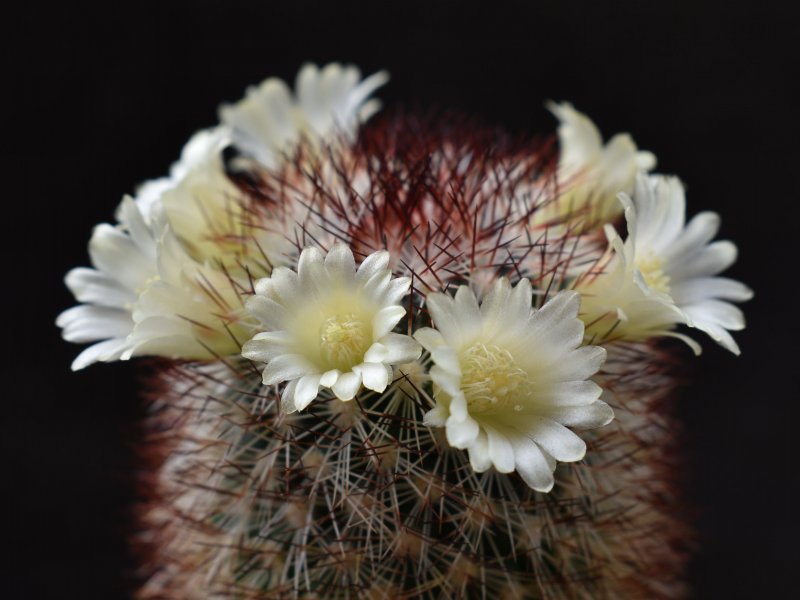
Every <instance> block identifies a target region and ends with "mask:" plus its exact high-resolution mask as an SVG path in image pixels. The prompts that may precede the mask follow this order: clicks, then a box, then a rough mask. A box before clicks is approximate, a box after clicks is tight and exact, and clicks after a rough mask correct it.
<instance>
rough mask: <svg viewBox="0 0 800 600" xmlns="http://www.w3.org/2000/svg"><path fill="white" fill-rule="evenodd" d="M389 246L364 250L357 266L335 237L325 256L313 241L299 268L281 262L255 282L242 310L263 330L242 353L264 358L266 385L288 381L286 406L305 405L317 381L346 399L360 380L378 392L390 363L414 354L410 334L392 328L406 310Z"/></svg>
mask: <svg viewBox="0 0 800 600" xmlns="http://www.w3.org/2000/svg"><path fill="white" fill-rule="evenodd" d="M388 265H389V253H388V252H386V251H379V252H375V253H373V254H370V255H369V256H368V257H367V258H365V259H364V262H362V263H361V265H360V266H359V267H358V270H356V266H355V259H354V258H353V253H352V251H351V250H350V248H349V247H348V246H347V245H345V244H342V243H337V244H335V245H334V246H333V248H332V249H331V250H330V251H329V252H328V254H327V256H324V257H323V254H322V252H320V251H319V250H317V249H316V248H306V249H305V250H303V252H302V253H301V255H300V259H299V261H298V265H297V272H296V273H295V272H294V271H292V270H291V269H288V268H286V267H279V268H277V269H275V270H274V271H273V273H272V276H271V277H269V278H266V279H261V280H260V281H258V282H257V283H256V294H255V295H254V296H252V297H251V298H250V299H249V300H248V302H247V309H248V310H249V311H250V312H251V313H252V314H253V315H254V316H255V317H256V318H257V319H258V320H259V321H260V322H261V324H262V325H263V327H264V329H265V330H264V331H263V332H261V333H258V334H256V335H255V336H254V337H253V339H252V340H250V341H249V342H247V343H246V344H245V345H244V347H243V348H242V355H243V356H245V357H246V358H249V359H251V360H255V361H260V362H265V363H267V366H266V367H265V368H264V372H263V382H264V385H273V384H276V383H280V382H282V381H288V382H289V383H288V385H287V386H286V388H285V389H284V391H283V395H282V407H283V409H284V410H285V411H286V412H294V411H298V410H303V409H304V408H306V407H307V406H308V405H309V404H310V403H311V401H312V400H314V398H316V397H317V394H318V393H319V389H320V387H325V388H330V389H331V390H332V391H333V393H334V394H335V395H336V397H338V398H339V399H340V400H351V399H352V398H353V397H354V396H355V395H356V393H357V392H358V390H359V389H360V388H361V385H362V383H363V385H364V387H366V388H368V389H371V390H374V391H376V392H383V391H384V390H385V389H386V386H387V385H388V384H389V382H390V380H391V377H392V368H391V366H390V365H396V364H402V363H406V362H409V361H412V360H415V359H417V358H418V357H419V355H420V352H421V348H420V347H419V345H418V344H417V343H416V342H415V341H414V340H413V339H411V338H410V337H408V336H406V335H401V334H398V333H392V329H394V327H395V325H397V323H398V322H399V321H400V319H401V318H402V317H403V315H404V314H405V312H406V311H405V309H404V308H403V307H402V306H400V301H401V299H402V298H403V296H405V295H406V293H407V292H408V290H409V286H410V285H411V281H410V279H409V278H407V277H400V278H392V273H391V271H390V270H389V268H388Z"/></svg>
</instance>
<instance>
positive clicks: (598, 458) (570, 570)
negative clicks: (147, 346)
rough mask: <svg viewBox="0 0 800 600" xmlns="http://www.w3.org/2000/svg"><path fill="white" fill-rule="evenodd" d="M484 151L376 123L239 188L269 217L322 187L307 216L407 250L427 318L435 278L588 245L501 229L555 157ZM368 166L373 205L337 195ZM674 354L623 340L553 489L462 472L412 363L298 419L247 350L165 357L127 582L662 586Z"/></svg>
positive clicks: (527, 205)
mask: <svg viewBox="0 0 800 600" xmlns="http://www.w3.org/2000/svg"><path fill="white" fill-rule="evenodd" d="M409 124H411V125H416V127H408V125H409ZM417 130H423V131H425V132H426V133H425V135H423V136H419V135H418V134H416V133H414V131H417ZM475 139H476V140H479V139H480V136H478V137H476V138H475ZM448 146H449V147H450V148H451V152H449V153H448V154H443V153H438V154H434V152H435V151H436V150H437V149H440V148H448ZM387 148H388V149H391V150H390V151H389V152H386V149H387ZM489 148H491V149H490V150H486V149H485V147H482V145H481V144H480V143H479V142H477V141H473V140H472V139H467V140H462V141H453V140H452V139H450V138H449V137H448V136H447V133H446V132H442V131H436V130H434V129H432V126H431V124H430V123H425V124H424V126H423V125H422V123H419V122H418V123H415V122H414V121H411V120H409V118H408V117H404V118H403V119H402V120H399V119H398V120H393V119H388V120H382V121H379V122H375V123H374V124H371V125H369V126H367V130H365V131H364V132H363V136H362V139H361V140H360V142H359V143H358V145H357V146H356V147H355V148H352V149H348V150H347V151H346V153H342V152H339V153H336V152H334V151H331V152H329V153H327V154H326V155H323V156H320V157H318V158H317V159H316V161H317V162H315V164H314V168H313V170H308V169H304V168H303V167H304V166H306V167H307V165H308V162H307V161H306V160H305V155H304V152H303V151H302V150H301V151H300V152H298V156H297V157H296V159H295V161H294V162H292V163H291V165H289V166H287V167H286V168H285V169H284V170H283V171H282V172H281V173H280V174H278V175H270V174H268V173H262V176H263V179H261V180H258V181H253V180H252V179H251V180H248V181H240V191H241V194H242V196H241V201H242V202H243V203H244V205H245V206H249V205H250V204H251V203H252V204H256V205H260V204H263V203H267V202H268V203H269V206H271V207H273V210H277V211H281V210H286V211H293V210H295V209H293V208H291V204H292V203H294V202H303V201H305V202H309V200H308V199H313V200H312V201H314V202H315V201H317V200H318V199H325V201H330V203H331V205H332V206H331V210H332V212H333V213H334V215H333V217H324V216H322V214H321V211H320V217H319V218H320V219H321V221H319V222H314V223H313V224H312V225H309V226H308V227H307V229H311V228H312V227H313V228H314V229H315V230H320V231H324V230H326V229H331V230H336V235H337V237H339V236H341V237H343V238H344V239H345V240H346V241H347V242H348V243H349V244H350V245H351V246H352V247H353V248H355V249H357V251H358V250H360V251H361V252H362V253H366V252H368V251H371V250H373V249H375V248H380V247H388V248H389V249H390V251H392V250H393V256H397V257H402V258H400V259H399V260H398V263H397V265H396V267H395V268H396V269H397V270H400V271H403V270H407V272H409V273H410V274H411V275H412V278H413V280H414V282H415V283H414V286H413V292H412V295H411V297H410V298H409V299H408V306H409V319H410V321H411V322H409V323H407V324H405V326H406V327H409V330H411V329H415V328H417V327H419V326H422V325H426V324H430V320H429V318H428V317H427V315H426V313H425V311H424V310H423V309H422V308H421V307H422V305H423V303H424V301H423V299H424V294H425V292H426V291H427V290H428V289H430V288H434V289H447V288H448V287H449V286H452V285H454V283H457V282H463V281H470V282H475V284H476V285H484V286H485V285H489V284H490V283H491V282H492V280H494V279H495V278H497V277H498V276H500V275H501V274H503V273H508V272H514V273H517V274H518V276H521V275H526V276H529V277H531V278H532V280H533V282H534V284H539V285H542V282H552V281H558V280H560V279H562V278H563V277H565V273H566V272H568V271H569V270H570V268H571V267H572V266H573V263H575V262H576V261H592V260H595V259H596V256H595V255H596V254H597V253H598V252H600V251H601V250H602V247H601V246H600V245H599V244H597V243H594V244H593V243H592V240H583V238H575V237H573V236H571V235H569V233H566V232H565V233H562V234H561V235H558V236H554V237H550V235H552V234H550V235H549V230H547V229H544V230H542V231H541V232H539V233H538V234H536V235H537V236H538V237H536V238H534V237H533V236H531V237H527V236H526V237H518V236H516V235H512V234H510V233H505V231H504V230H506V231H509V232H511V231H516V228H518V227H519V226H520V223H518V222H514V220H524V221H527V220H528V219H530V215H531V214H532V213H533V212H534V211H535V210H536V209H537V206H539V205H540V204H546V203H547V202H548V201H549V200H550V198H549V195H551V194H552V193H553V192H552V191H549V190H554V189H555V187H554V182H553V181H552V178H553V169H552V160H549V159H550V158H552V157H551V156H550V157H549V156H548V155H547V154H546V153H545V152H544V151H543V150H542V149H540V148H537V147H536V146H534V147H523V148H520V149H514V150H513V151H505V150H501V149H500V148H499V146H498V145H497V144H495V145H493V146H490V147H489ZM379 149H380V150H381V153H377V151H378V150H379ZM467 158H469V160H470V169H469V170H468V171H466V172H462V171H461V170H459V165H461V164H463V162H464V161H465V160H466V159H467ZM321 173H335V175H333V176H331V177H329V178H328V179H323V178H322V177H321V176H320V174H321ZM355 173H358V175H356V174H355ZM362 173H368V176H369V192H368V193H367V194H366V196H367V197H369V198H370V199H371V201H370V202H369V203H367V202H364V204H363V206H357V207H352V206H350V205H349V204H348V203H349V202H353V203H356V202H359V203H360V201H359V200H358V197H359V196H363V195H364V193H363V191H362V192H361V193H359V192H357V191H356V185H357V179H358V177H359V175H360V174H362ZM522 188H525V189H527V190H530V193H526V194H522V195H517V197H516V198H515V199H516V200H518V201H519V202H521V203H523V204H524V208H519V207H518V208H517V209H516V210H513V211H512V208H511V207H510V206H508V198H509V196H506V194H508V195H510V194H511V193H512V192H513V191H514V190H518V189H522ZM248 212H250V213H251V214H256V212H257V211H255V210H249V211H248ZM354 215H357V216H354ZM515 215H518V216H515ZM272 218H274V216H272ZM279 220H280V219H279ZM342 222H344V223H346V226H345V227H342V226H341V225H338V223H342ZM306 243H307V242H306V241H305V240H302V241H300V242H299V243H298V250H299V248H300V247H301V246H303V245H305V244H306ZM581 243H583V244H584V245H585V246H586V247H585V248H581V249H580V250H579V251H576V248H577V247H579V246H581ZM395 246H396V247H395ZM412 251H413V253H415V254H416V256H414V255H413V254H412ZM478 263H480V264H478ZM555 285H557V284H555ZM671 362H672V361H671V359H670V358H669V356H668V355H667V354H665V353H664V352H663V351H661V350H658V349H656V348H652V347H646V346H644V345H634V344H631V345H627V346H618V347H616V349H615V350H614V351H613V352H612V354H611V356H610V358H609V359H608V361H607V362H606V366H605V368H604V370H603V372H602V373H601V374H600V376H599V377H600V378H601V379H602V381H603V382H604V383H603V387H604V388H605V390H606V393H607V395H608V396H609V398H608V401H609V403H610V404H611V405H612V406H613V407H614V410H615V414H616V420H615V422H614V423H613V424H612V425H611V426H609V427H606V428H603V429H601V430H598V431H596V432H593V434H592V436H591V438H590V441H589V445H590V452H589V455H588V458H587V460H586V461H584V462H582V463H578V464H575V465H570V466H569V467H567V468H565V467H562V468H559V470H558V471H557V486H556V488H555V490H554V491H553V492H552V493H550V494H547V495H544V494H539V493H537V492H534V491H533V490H531V489H529V488H528V487H527V486H526V485H525V484H524V483H522V482H521V480H519V478H516V477H509V476H506V475H501V474H498V473H495V472H493V471H489V472H486V473H482V474H478V473H474V472H473V471H472V469H471V468H470V465H469V461H468V460H467V459H466V454H465V453H464V452H462V451H459V450H456V449H453V448H450V447H449V446H448V444H447V442H446V440H445V439H444V436H443V435H442V433H441V430H436V429H431V428H428V427H426V426H424V425H423V424H422V417H423V414H424V413H425V412H426V411H427V410H430V408H431V407H432V400H431V398H430V395H429V394H430V390H429V386H428V383H427V382H426V380H425V376H424V373H425V370H426V365H425V364H423V363H424V359H423V363H417V364H414V363H411V364H408V365H401V366H399V367H397V368H396V369H395V377H394V380H393V383H392V385H391V387H390V388H389V389H387V390H386V391H385V392H384V393H382V394H378V393H375V392H370V391H368V390H362V393H360V394H359V395H358V396H357V398H356V399H355V401H353V402H349V403H344V402H341V401H339V400H337V399H336V398H335V397H334V396H333V395H332V394H327V395H326V396H324V397H323V398H321V399H319V400H318V401H317V402H316V403H315V404H314V405H312V406H311V407H309V409H308V410H307V411H305V412H302V413H293V414H284V413H283V412H282V411H281V410H280V406H279V404H280V402H279V393H278V391H277V390H276V389H274V388H267V387H262V386H261V382H260V378H259V376H258V373H257V371H255V370H254V369H253V368H252V365H249V364H247V362H246V361H236V362H234V363H228V364H215V365H206V364H193V363H188V364H183V365H180V366H173V367H171V368H169V369H167V370H166V371H165V372H162V373H159V374H158V375H157V376H156V378H157V382H156V384H155V388H156V389H158V390H160V392H159V393H158V394H156V396H155V402H154V407H155V408H156V409H157V410H156V412H155V413H154V416H153V417H152V420H151V422H150V424H149V430H150V432H151V434H150V439H149V441H148V443H149V444H150V445H151V446H152V451H153V452H155V453H157V454H159V455H161V456H163V462H161V464H160V465H159V466H158V470H157V476H156V478H155V480H152V479H150V478H149V479H148V483H147V487H148V489H151V486H154V489H155V496H154V497H153V498H152V499H151V501H150V502H149V503H148V504H147V505H146V506H145V508H144V510H143V512H142V513H141V518H142V522H143V530H144V531H145V532H146V535H145V540H146V541H147V543H148V544H147V545H148V546H149V548H150V550H149V552H148V553H147V555H146V556H147V567H148V568H150V569H152V571H153V573H154V574H153V575H152V576H151V578H150V579H149V580H148V582H147V583H146V585H145V586H144V588H143V589H142V592H141V597H143V598H177V597H180V598H194V597H197V598H207V597H225V598H261V597H276V598H282V597H286V598H290V597H304V598H306V597H325V598H348V597H359V598H360V597H366V598H404V597H408V598H417V597H419V598H442V597H452V598H457V597H464V598H467V597H469V598H472V597H474V598H572V597H592V598H600V597H613V596H618V597H628V598H630V597H650V598H652V597H659V596H663V597H675V595H676V594H677V592H678V591H679V590H680V589H681V584H680V575H681V567H682V564H683V561H684V558H685V550H686V548H687V547H688V544H687V540H688V539H689V538H690V535H689V534H688V532H687V529H686V526H685V525H684V524H682V523H681V521H680V520H679V515H680V512H679V511H677V510H676V507H679V506H680V505H681V503H680V498H679V497H678V496H677V495H676V492H675V491H674V490H673V487H672V482H671V481H670V477H672V473H673V472H674V468H675V464H674V461H675V460H676V454H675V453H674V451H673V450H674V449H673V448H671V447H670V444H671V443H672V442H673V440H674V439H675V438H674V432H675V424H674V422H673V420H672V418H671V417H670V410H669V397H670V394H671V392H672V390H673V387H674V385H673V383H672V377H671V374H670V373H669V369H668V367H667V365H669V364H670V363H671ZM315 594H316V595H315Z"/></svg>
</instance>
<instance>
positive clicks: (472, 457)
mask: <svg viewBox="0 0 800 600" xmlns="http://www.w3.org/2000/svg"><path fill="white" fill-rule="evenodd" d="M468 451H469V463H470V465H471V466H472V470H473V471H475V472H476V473H483V472H484V471H486V470H487V469H488V468H489V467H491V466H492V459H491V458H490V457H489V437H488V436H487V435H486V432H485V431H480V432H478V437H477V438H475V441H474V442H473V443H472V445H471V446H470V447H469V448H468Z"/></svg>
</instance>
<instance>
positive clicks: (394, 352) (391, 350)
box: [365, 333, 422, 365]
mask: <svg viewBox="0 0 800 600" xmlns="http://www.w3.org/2000/svg"><path fill="white" fill-rule="evenodd" d="M380 341H381V343H382V345H383V346H384V347H385V348H386V354H385V355H384V357H383V358H382V359H381V362H385V363H387V364H390V365H396V364H401V363H406V362H411V361H412V360H417V359H418V358H419V356H420V354H422V348H421V347H420V345H419V344H418V343H417V342H415V341H414V339H413V338H412V337H410V336H407V335H402V334H399V333H387V334H386V335H385V336H383V337H382V338H381V340H380ZM365 359H366V357H365ZM369 362H372V361H369Z"/></svg>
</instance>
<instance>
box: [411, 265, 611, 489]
mask: <svg viewBox="0 0 800 600" xmlns="http://www.w3.org/2000/svg"><path fill="white" fill-rule="evenodd" d="M531 298H532V291H531V285H530V282H529V281H528V280H527V279H523V280H521V281H520V282H519V283H518V284H517V286H516V287H514V288H512V287H511V285H510V284H509V282H508V280H507V279H506V278H501V279H500V280H498V282H497V283H496V284H495V286H494V288H493V289H492V291H491V292H490V293H489V294H488V295H487V296H486V298H484V300H483V302H482V304H481V305H480V306H478V301H477V298H476V297H475V294H474V293H473V292H472V290H470V289H469V288H468V287H467V286H461V287H459V288H458V290H457V291H456V294H455V298H452V297H450V296H449V295H446V294H440V293H434V294H430V295H428V296H427V299H426V304H427V306H428V310H429V311H430V314H431V318H432V320H433V323H434V325H435V327H436V329H431V328H422V329H420V330H418V331H417V332H416V333H415V334H414V337H415V338H416V339H417V341H419V342H420V343H421V344H422V345H423V347H424V348H425V349H426V350H428V351H429V352H430V354H431V358H432V359H433V362H434V363H435V365H434V366H433V367H432V368H431V370H430V375H431V378H432V379H433V383H434V397H435V399H436V407H435V408H434V409H433V410H431V411H430V412H428V413H427V414H426V415H425V423H426V424H427V425H430V426H434V427H445V429H446V434H447V441H448V443H449V444H450V445H451V446H453V447H455V448H460V449H466V450H468V451H469V459H470V463H471V464H472V468H473V469H474V470H475V471H477V472H483V471H485V470H486V469H488V468H489V467H490V466H492V465H494V467H495V469H497V471H498V472H500V473H510V472H511V471H514V470H516V471H517V472H518V473H519V474H520V476H521V477H522V479H523V480H524V481H525V483H527V484H528V485H529V486H530V487H531V488H533V489H535V490H538V491H541V492H548V491H550V489H551V488H552V487H553V471H554V470H555V466H556V461H557V460H560V461H564V462H571V461H577V460H580V459H581V458H583V456H584V454H585V452H586V444H585V443H584V442H583V440H582V439H581V438H580V437H578V435H576V434H575V433H573V432H572V431H570V430H569V429H567V426H569V427H582V428H591V427H600V426H602V425H605V424H607V423H608V422H609V421H611V419H612V418H613V416H614V414H613V412H612V410H611V408H610V407H609V406H608V405H607V404H605V403H604V402H602V401H601V400H598V398H599V396H600V393H601V391H602V390H601V389H600V387H599V386H598V385H597V384H595V383H593V382H592V381H587V379H588V378H589V377H591V376H592V375H593V374H594V373H595V372H597V370H598V369H599V368H600V366H601V365H602V363H603V361H604V360H605V356H606V352H605V350H603V349H602V348H599V347H595V346H587V347H580V345H581V343H582V341H583V323H582V322H581V321H580V320H579V319H578V318H577V314H578V305H579V300H580V297H579V295H578V294H577V293H575V292H572V291H562V292H559V293H558V294H557V295H556V296H555V297H553V298H552V299H550V300H549V301H548V302H547V303H545V305H544V306H542V308H541V309H539V310H534V309H532V307H531Z"/></svg>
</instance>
